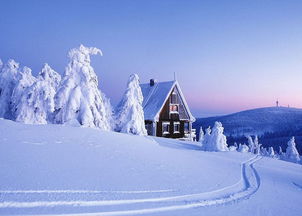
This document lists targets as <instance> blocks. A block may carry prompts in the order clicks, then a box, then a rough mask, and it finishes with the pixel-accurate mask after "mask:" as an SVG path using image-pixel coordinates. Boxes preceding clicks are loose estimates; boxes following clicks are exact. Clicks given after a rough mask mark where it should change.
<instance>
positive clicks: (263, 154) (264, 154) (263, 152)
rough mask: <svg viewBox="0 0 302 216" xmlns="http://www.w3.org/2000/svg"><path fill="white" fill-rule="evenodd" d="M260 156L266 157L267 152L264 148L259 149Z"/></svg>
mask: <svg viewBox="0 0 302 216" xmlns="http://www.w3.org/2000/svg"><path fill="white" fill-rule="evenodd" d="M260 154H261V155H262V156H268V151H267V149H266V148H264V147H261V148H260Z"/></svg>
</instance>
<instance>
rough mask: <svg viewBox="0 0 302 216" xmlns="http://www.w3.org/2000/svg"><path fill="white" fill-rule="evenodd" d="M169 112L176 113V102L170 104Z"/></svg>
mask: <svg viewBox="0 0 302 216" xmlns="http://www.w3.org/2000/svg"><path fill="white" fill-rule="evenodd" d="M170 112H171V113H178V105H176V104H172V105H170Z"/></svg>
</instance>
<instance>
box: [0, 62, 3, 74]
mask: <svg viewBox="0 0 302 216" xmlns="http://www.w3.org/2000/svg"><path fill="white" fill-rule="evenodd" d="M2 67H3V62H2V60H1V59H0V73H1V70H2Z"/></svg>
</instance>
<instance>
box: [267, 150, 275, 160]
mask: <svg viewBox="0 0 302 216" xmlns="http://www.w3.org/2000/svg"><path fill="white" fill-rule="evenodd" d="M268 156H269V157H272V158H275V157H276V155H275V151H274V148H273V147H269V148H268Z"/></svg>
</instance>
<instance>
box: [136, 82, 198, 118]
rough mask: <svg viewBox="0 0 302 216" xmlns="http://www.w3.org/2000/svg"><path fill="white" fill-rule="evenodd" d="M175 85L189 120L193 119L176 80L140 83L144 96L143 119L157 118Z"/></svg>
mask: <svg viewBox="0 0 302 216" xmlns="http://www.w3.org/2000/svg"><path fill="white" fill-rule="evenodd" d="M175 86H177V89H178V90H179V93H180V95H181V97H182V100H183V102H184V105H185V108H186V110H187V112H188V115H189V116H190V120H191V121H195V118H194V117H193V115H192V114H191V112H190V110H189V107H188V105H187V103H186V101H185V98H184V96H183V94H182V92H181V89H180V87H179V84H178V82H177V81H167V82H155V84H154V85H153V86H150V83H144V84H140V87H141V89H142V93H143V96H144V100H143V108H144V117H145V120H152V121H153V120H158V118H159V114H160V111H161V109H162V108H163V106H164V105H165V102H166V101H167V99H168V97H169V95H170V94H171V92H172V90H173V88H174V87H175Z"/></svg>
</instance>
